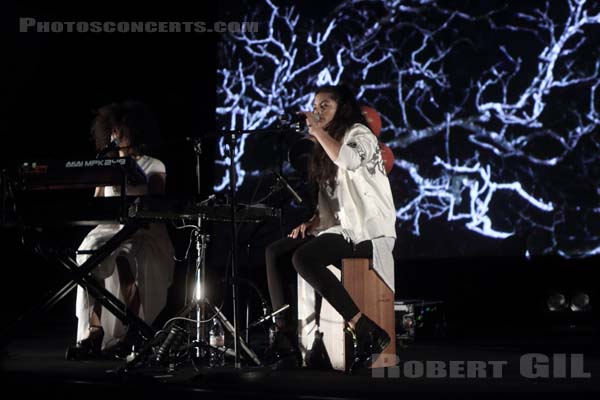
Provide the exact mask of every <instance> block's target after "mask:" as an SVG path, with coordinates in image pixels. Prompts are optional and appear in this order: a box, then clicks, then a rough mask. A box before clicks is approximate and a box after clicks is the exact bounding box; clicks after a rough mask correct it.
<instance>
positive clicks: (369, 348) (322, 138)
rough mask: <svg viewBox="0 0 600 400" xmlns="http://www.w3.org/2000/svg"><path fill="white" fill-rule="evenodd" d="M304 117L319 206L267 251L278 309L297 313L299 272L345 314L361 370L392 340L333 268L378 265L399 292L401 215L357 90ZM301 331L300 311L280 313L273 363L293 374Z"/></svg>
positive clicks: (325, 90)
mask: <svg viewBox="0 0 600 400" xmlns="http://www.w3.org/2000/svg"><path fill="white" fill-rule="evenodd" d="M304 114H305V115H306V121H307V126H308V132H309V134H310V135H311V137H312V138H313V140H314V141H315V142H316V146H315V150H314V152H313V155H312V159H311V162H310V167H309V177H310V179H311V180H312V181H313V183H315V184H316V186H317V187H318V206H317V209H316V212H315V214H314V216H313V217H312V218H311V219H310V220H309V221H307V222H305V223H303V224H301V225H299V226H297V227H296V228H294V229H293V230H292V231H291V232H290V234H289V235H288V236H287V237H285V238H283V239H281V240H279V241H277V242H275V243H272V244H271V245H269V246H268V247H267V250H266V266H267V280H268V285H269V292H270V295H271V302H272V306H273V309H274V310H276V309H279V308H281V307H282V306H283V305H285V304H290V306H291V308H292V309H295V308H296V307H295V302H296V300H295V296H294V293H293V291H294V288H295V284H294V283H293V282H294V278H295V277H296V274H295V273H296V272H297V274H298V275H300V276H301V277H302V278H303V279H304V280H305V281H306V282H308V283H309V284H310V285H311V286H312V287H314V289H315V290H316V291H317V292H318V293H319V294H320V295H321V296H323V298H325V299H326V300H327V301H328V302H329V303H330V304H331V305H332V306H333V307H334V308H335V309H336V310H337V311H338V312H339V313H340V315H342V317H343V318H344V320H345V321H346V323H347V328H346V329H348V331H349V333H351V334H352V337H353V338H354V340H355V341H356V343H355V345H356V346H355V348H357V349H358V354H355V362H354V364H353V365H352V367H351V369H353V370H355V369H358V368H360V367H367V366H369V365H370V364H372V363H373V362H374V361H375V360H373V359H371V356H372V355H373V354H379V353H381V352H382V351H383V349H385V347H386V346H387V345H388V343H389V342H390V337H389V335H388V334H387V333H386V332H385V331H384V330H383V329H381V327H379V326H378V325H377V324H375V323H374V322H373V321H371V320H370V319H369V318H368V317H367V316H366V315H364V314H362V313H361V312H360V310H359V309H358V307H357V306H356V304H355V303H354V301H353V300H352V298H351V297H350V295H349V294H348V292H347V291H346V290H345V288H344V286H343V285H342V283H341V282H340V281H339V280H338V279H337V278H336V277H335V275H334V274H333V273H331V271H329V270H328V269H327V266H328V265H331V264H333V265H336V266H338V267H339V266H340V263H341V260H342V259H343V258H373V267H374V269H375V271H376V272H377V273H378V274H379V275H380V277H381V278H382V279H383V281H384V282H385V283H386V284H387V285H388V286H389V287H390V288H391V289H392V290H394V261H393V257H392V249H393V247H394V243H395V238H396V231H395V220H396V212H395V208H394V202H393V198H392V192H391V189H390V184H389V180H388V178H387V175H386V173H385V169H384V165H383V159H382V156H381V152H380V150H379V146H378V143H377V138H376V136H375V135H374V134H373V133H372V132H371V131H370V130H369V128H368V127H367V126H366V121H365V119H364V117H363V115H362V114H361V110H360V106H359V105H358V102H357V101H356V98H355V97H354V95H353V94H352V92H351V90H350V89H349V88H348V87H347V86H344V85H340V86H322V87H320V88H318V89H317V91H316V93H315V98H314V110H313V112H306V113H304ZM290 283H291V286H292V287H290V288H289V289H288V290H286V289H285V288H286V287H289V285H290ZM296 324H297V318H296V316H295V315H294V312H288V313H280V314H278V316H277V317H276V326H277V332H276V334H275V335H274V338H273V340H272V341H271V343H270V346H269V348H268V350H267V354H266V357H265V358H266V362H267V363H269V364H273V365H274V366H275V367H285V366H295V365H297V364H298V363H299V362H300V361H301V360H300V356H299V351H298V349H297V343H296V342H297V334H296V328H297V327H296Z"/></svg>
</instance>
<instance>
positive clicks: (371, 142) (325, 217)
mask: <svg viewBox="0 0 600 400" xmlns="http://www.w3.org/2000/svg"><path fill="white" fill-rule="evenodd" d="M335 164H336V165H337V166H338V171H337V176H336V181H337V185H336V187H335V192H334V197H335V198H337V200H338V202H339V212H338V215H337V216H338V220H337V221H336V218H335V215H334V211H333V210H332V205H331V200H330V199H329V198H328V196H327V194H326V193H324V190H319V200H318V212H319V219H320V222H319V226H318V227H317V228H316V229H315V230H314V231H313V232H312V233H313V234H315V235H321V234H323V233H337V234H341V235H343V236H344V238H346V240H349V241H351V242H352V243H354V244H357V243H360V242H362V241H365V240H371V241H372V243H373V268H374V269H375V271H376V272H377V273H378V274H379V276H381V278H382V279H383V281H384V282H385V283H386V285H387V286H389V287H390V289H392V291H394V258H393V255H392V250H393V248H394V243H395V239H396V228H395V222H396V209H395V208H394V200H393V197H392V191H391V188H390V182H389V179H388V177H387V175H386V173H385V168H384V164H383V158H382V156H381V151H380V149H379V145H378V143H377V137H376V136H375V135H374V134H373V133H372V132H371V131H370V130H369V128H367V127H366V126H364V125H362V124H354V125H353V126H352V127H351V128H350V129H349V130H348V131H347V132H346V134H345V135H344V138H343V140H342V146H341V148H340V152H339V155H338V159H337V160H336V161H335Z"/></svg>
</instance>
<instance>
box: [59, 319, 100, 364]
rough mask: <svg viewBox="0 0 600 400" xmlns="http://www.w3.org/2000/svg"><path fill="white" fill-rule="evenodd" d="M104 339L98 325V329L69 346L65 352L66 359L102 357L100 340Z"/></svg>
mask: <svg viewBox="0 0 600 400" xmlns="http://www.w3.org/2000/svg"><path fill="white" fill-rule="evenodd" d="M103 339H104V330H103V329H102V327H100V329H99V331H98V332H96V333H94V334H93V335H90V336H88V337H87V338H85V339H83V340H80V341H79V342H77V344H76V345H75V346H70V347H68V348H67V351H66V352H65V359H66V360H69V361H71V360H96V359H102V358H104V357H103V355H102V351H101V349H102V340H103Z"/></svg>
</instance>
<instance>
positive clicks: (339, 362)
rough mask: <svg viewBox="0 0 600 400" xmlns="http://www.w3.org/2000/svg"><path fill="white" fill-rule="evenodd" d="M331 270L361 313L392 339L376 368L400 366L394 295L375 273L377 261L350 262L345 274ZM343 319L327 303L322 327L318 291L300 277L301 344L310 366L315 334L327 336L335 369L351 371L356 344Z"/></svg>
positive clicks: (345, 262) (346, 263)
mask: <svg viewBox="0 0 600 400" xmlns="http://www.w3.org/2000/svg"><path fill="white" fill-rule="evenodd" d="M328 268H329V270H330V271H331V272H332V273H333V274H334V275H335V276H336V277H337V278H338V279H340V280H341V281H342V284H343V285H344V288H346V290H347V291H348V293H349V294H350V296H351V297H352V300H354V302H355V303H356V305H357V306H358V309H359V310H360V311H361V312H362V313H363V314H365V315H366V316H367V317H369V318H370V319H372V320H373V322H375V323H376V324H377V325H379V326H380V327H381V328H383V329H384V330H385V331H386V332H387V333H388V335H390V339H391V341H390V344H389V345H388V346H387V347H386V348H385V349H384V351H383V354H382V355H381V356H379V358H378V360H377V362H376V363H375V364H374V365H373V367H374V368H381V367H391V366H395V365H396V326H395V319H394V292H392V290H391V289H390V288H389V287H388V286H387V285H386V284H385V283H384V282H383V280H382V279H381V278H380V277H379V275H377V273H376V272H375V271H374V270H373V260H371V259H367V258H347V259H343V260H342V270H341V271H340V270H339V269H337V268H336V267H334V266H332V265H330V266H328ZM343 329H344V320H343V318H342V316H341V315H340V314H339V313H338V312H337V311H336V310H335V309H334V308H333V307H332V306H331V304H329V302H327V300H325V299H323V303H322V305H321V313H320V321H319V326H317V325H316V321H315V291H314V289H313V288H312V287H311V286H310V285H309V284H308V283H307V282H306V281H305V280H304V279H302V278H301V277H298V343H299V344H300V349H301V351H302V356H303V359H304V362H305V365H306V356H307V355H308V353H309V352H310V350H311V348H312V344H313V342H314V338H315V333H316V332H317V330H318V331H320V332H321V333H322V334H323V343H324V345H325V349H326V351H327V355H328V356H329V360H330V361H331V365H332V367H333V368H334V369H337V370H343V371H346V370H347V369H348V368H349V367H350V362H351V361H352V360H351V357H352V354H353V352H352V343H351V341H350V340H349V338H348V337H347V336H346V335H345V334H344V332H343Z"/></svg>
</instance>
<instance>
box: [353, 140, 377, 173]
mask: <svg viewBox="0 0 600 400" xmlns="http://www.w3.org/2000/svg"><path fill="white" fill-rule="evenodd" d="M348 147H350V148H352V149H354V151H356V152H357V153H358V156H359V157H360V163H361V164H363V163H364V161H365V158H367V152H366V151H365V149H364V148H363V147H362V146H360V145H359V144H358V143H356V142H348ZM365 167H366V168H367V171H368V172H369V174H370V175H371V176H374V175H375V174H376V173H377V171H379V172H381V173H382V174H383V175H386V173H385V166H384V164H383V157H382V156H381V150H380V149H379V146H376V149H375V151H374V152H373V157H371V159H370V160H368V161H367V162H366V164H365Z"/></svg>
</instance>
